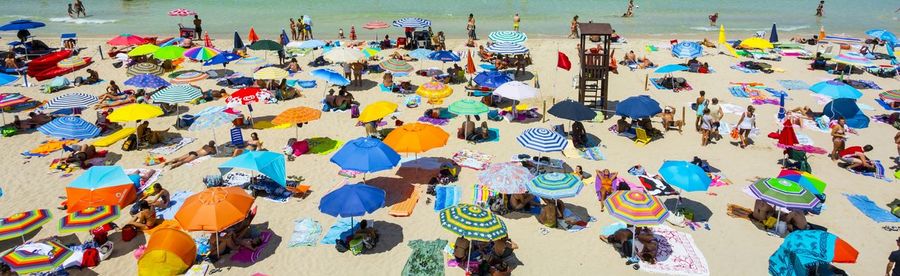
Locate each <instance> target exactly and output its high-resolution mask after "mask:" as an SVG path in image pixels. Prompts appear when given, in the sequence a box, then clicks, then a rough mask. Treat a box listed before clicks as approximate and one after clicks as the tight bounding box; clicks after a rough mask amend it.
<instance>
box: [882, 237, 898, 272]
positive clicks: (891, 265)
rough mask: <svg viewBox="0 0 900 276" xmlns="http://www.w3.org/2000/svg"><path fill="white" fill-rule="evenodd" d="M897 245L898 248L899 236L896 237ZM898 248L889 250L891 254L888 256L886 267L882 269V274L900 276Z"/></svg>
mask: <svg viewBox="0 0 900 276" xmlns="http://www.w3.org/2000/svg"><path fill="white" fill-rule="evenodd" d="M897 247H898V248H900V238H897ZM897 263H900V249H898V250H896V251H894V252H891V255H889V256H888V264H887V269H886V270H885V271H884V276H900V265H897Z"/></svg>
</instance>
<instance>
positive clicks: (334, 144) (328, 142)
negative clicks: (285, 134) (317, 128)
mask: <svg viewBox="0 0 900 276" xmlns="http://www.w3.org/2000/svg"><path fill="white" fill-rule="evenodd" d="M306 142H307V143H308V144H309V151H308V152H307V153H311V154H318V155H326V154H329V153H332V152H334V151H335V150H337V149H339V148H341V146H342V145H343V144H344V142H343V141H339V140H335V139H331V138H328V137H313V138H309V139H306Z"/></svg>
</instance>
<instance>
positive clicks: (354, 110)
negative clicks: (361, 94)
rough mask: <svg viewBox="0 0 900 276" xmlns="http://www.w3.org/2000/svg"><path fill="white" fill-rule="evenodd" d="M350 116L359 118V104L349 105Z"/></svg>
mask: <svg viewBox="0 0 900 276" xmlns="http://www.w3.org/2000/svg"><path fill="white" fill-rule="evenodd" d="M350 118H353V119H356V118H359V105H355V104H354V105H350Z"/></svg>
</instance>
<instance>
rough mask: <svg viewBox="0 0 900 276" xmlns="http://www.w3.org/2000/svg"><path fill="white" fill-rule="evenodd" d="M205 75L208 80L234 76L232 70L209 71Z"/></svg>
mask: <svg viewBox="0 0 900 276" xmlns="http://www.w3.org/2000/svg"><path fill="white" fill-rule="evenodd" d="M205 73H206V75H207V77H208V78H209V79H224V78H228V77H231V76H233V75H235V73H234V70H229V69H210V70H206V72H205ZM238 75H240V74H238Z"/></svg>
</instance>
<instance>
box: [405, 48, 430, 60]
mask: <svg viewBox="0 0 900 276" xmlns="http://www.w3.org/2000/svg"><path fill="white" fill-rule="evenodd" d="M431 53H434V51H432V50H428V49H425V48H419V49H415V50H412V51H409V54H407V55H409V56H410V57H412V58H415V59H418V60H425V59H428V57H429V56H431Z"/></svg>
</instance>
